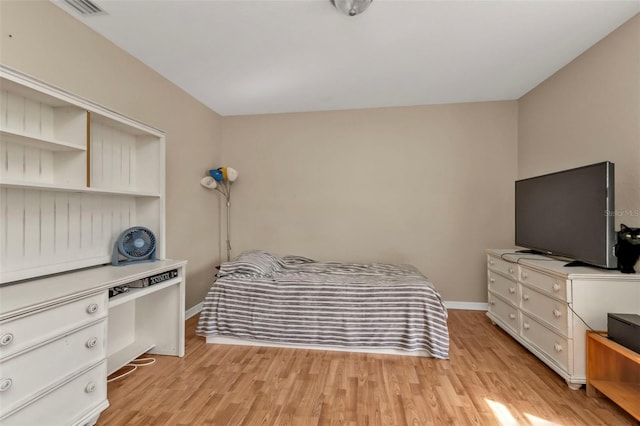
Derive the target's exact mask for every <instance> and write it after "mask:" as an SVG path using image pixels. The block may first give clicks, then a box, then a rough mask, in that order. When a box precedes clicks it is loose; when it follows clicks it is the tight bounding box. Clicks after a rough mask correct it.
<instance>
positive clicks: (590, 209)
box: [515, 161, 617, 269]
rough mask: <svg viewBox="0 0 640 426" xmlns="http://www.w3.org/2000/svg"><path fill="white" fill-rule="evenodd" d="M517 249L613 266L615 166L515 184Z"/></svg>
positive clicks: (594, 166) (593, 167)
mask: <svg viewBox="0 0 640 426" xmlns="http://www.w3.org/2000/svg"><path fill="white" fill-rule="evenodd" d="M515 191H516V192H515V198H516V200H515V204H516V217H515V222H516V241H515V243H516V245H517V246H520V247H525V248H528V249H532V250H534V251H540V252H542V253H545V254H552V255H558V256H562V257H568V258H570V259H573V260H576V261H580V262H583V263H586V264H590V265H594V266H599V267H603V268H611V269H613V268H616V266H617V261H616V257H615V254H614V246H615V243H616V233H615V229H614V227H615V223H614V222H615V215H614V214H613V211H614V164H613V163H611V162H608V161H607V162H603V163H598V164H592V165H589V166H584V167H579V168H576V169H571V170H564V171H561V172H557V173H551V174H548V175H544V176H537V177H533V178H529V179H522V180H518V181H516V185H515Z"/></svg>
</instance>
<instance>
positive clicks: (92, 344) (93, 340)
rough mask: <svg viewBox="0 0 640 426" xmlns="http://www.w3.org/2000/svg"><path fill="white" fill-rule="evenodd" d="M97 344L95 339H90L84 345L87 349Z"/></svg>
mask: <svg viewBox="0 0 640 426" xmlns="http://www.w3.org/2000/svg"><path fill="white" fill-rule="evenodd" d="M97 344H98V338H97V337H92V338H91V339H89V340H87V343H85V345H86V347H87V348H89V349H91V348H93V347H94V346H95V345H97Z"/></svg>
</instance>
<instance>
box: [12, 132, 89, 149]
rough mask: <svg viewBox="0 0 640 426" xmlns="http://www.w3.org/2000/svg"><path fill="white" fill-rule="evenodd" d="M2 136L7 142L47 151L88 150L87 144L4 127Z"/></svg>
mask: <svg viewBox="0 0 640 426" xmlns="http://www.w3.org/2000/svg"><path fill="white" fill-rule="evenodd" d="M0 138H2V140H5V141H7V142H13V143H20V144H23V145H28V146H32V147H34V148H39V149H44V150H47V151H86V150H87V147H86V146H80V145H77V144H74V143H70V142H64V141H59V140H56V139H52V138H46V137H42V136H38V135H30V134H28V133H25V132H21V131H19V130H11V129H2V130H0Z"/></svg>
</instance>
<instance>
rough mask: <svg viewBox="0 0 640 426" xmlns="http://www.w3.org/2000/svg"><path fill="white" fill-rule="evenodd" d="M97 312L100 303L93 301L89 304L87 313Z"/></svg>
mask: <svg viewBox="0 0 640 426" xmlns="http://www.w3.org/2000/svg"><path fill="white" fill-rule="evenodd" d="M96 312H98V304H97V303H92V304H90V305H89V306H87V313H89V314H95V313H96Z"/></svg>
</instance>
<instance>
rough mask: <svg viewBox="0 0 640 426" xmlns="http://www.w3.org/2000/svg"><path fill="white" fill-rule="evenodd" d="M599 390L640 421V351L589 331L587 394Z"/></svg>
mask: <svg viewBox="0 0 640 426" xmlns="http://www.w3.org/2000/svg"><path fill="white" fill-rule="evenodd" d="M598 392H601V393H602V394H604V395H605V396H606V397H607V398H609V399H610V400H611V401H613V402H614V403H616V404H617V405H618V406H620V407H621V408H622V409H623V410H625V411H626V412H628V413H629V414H631V415H632V416H633V417H635V419H636V420H638V421H640V404H639V403H638V401H640V354H638V353H637V352H634V351H632V350H630V349H628V348H625V347H624V346H622V345H619V344H618V343H616V342H614V341H612V340H610V339H608V338H607V337H606V332H594V331H588V332H587V395H589V396H597V395H598Z"/></svg>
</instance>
